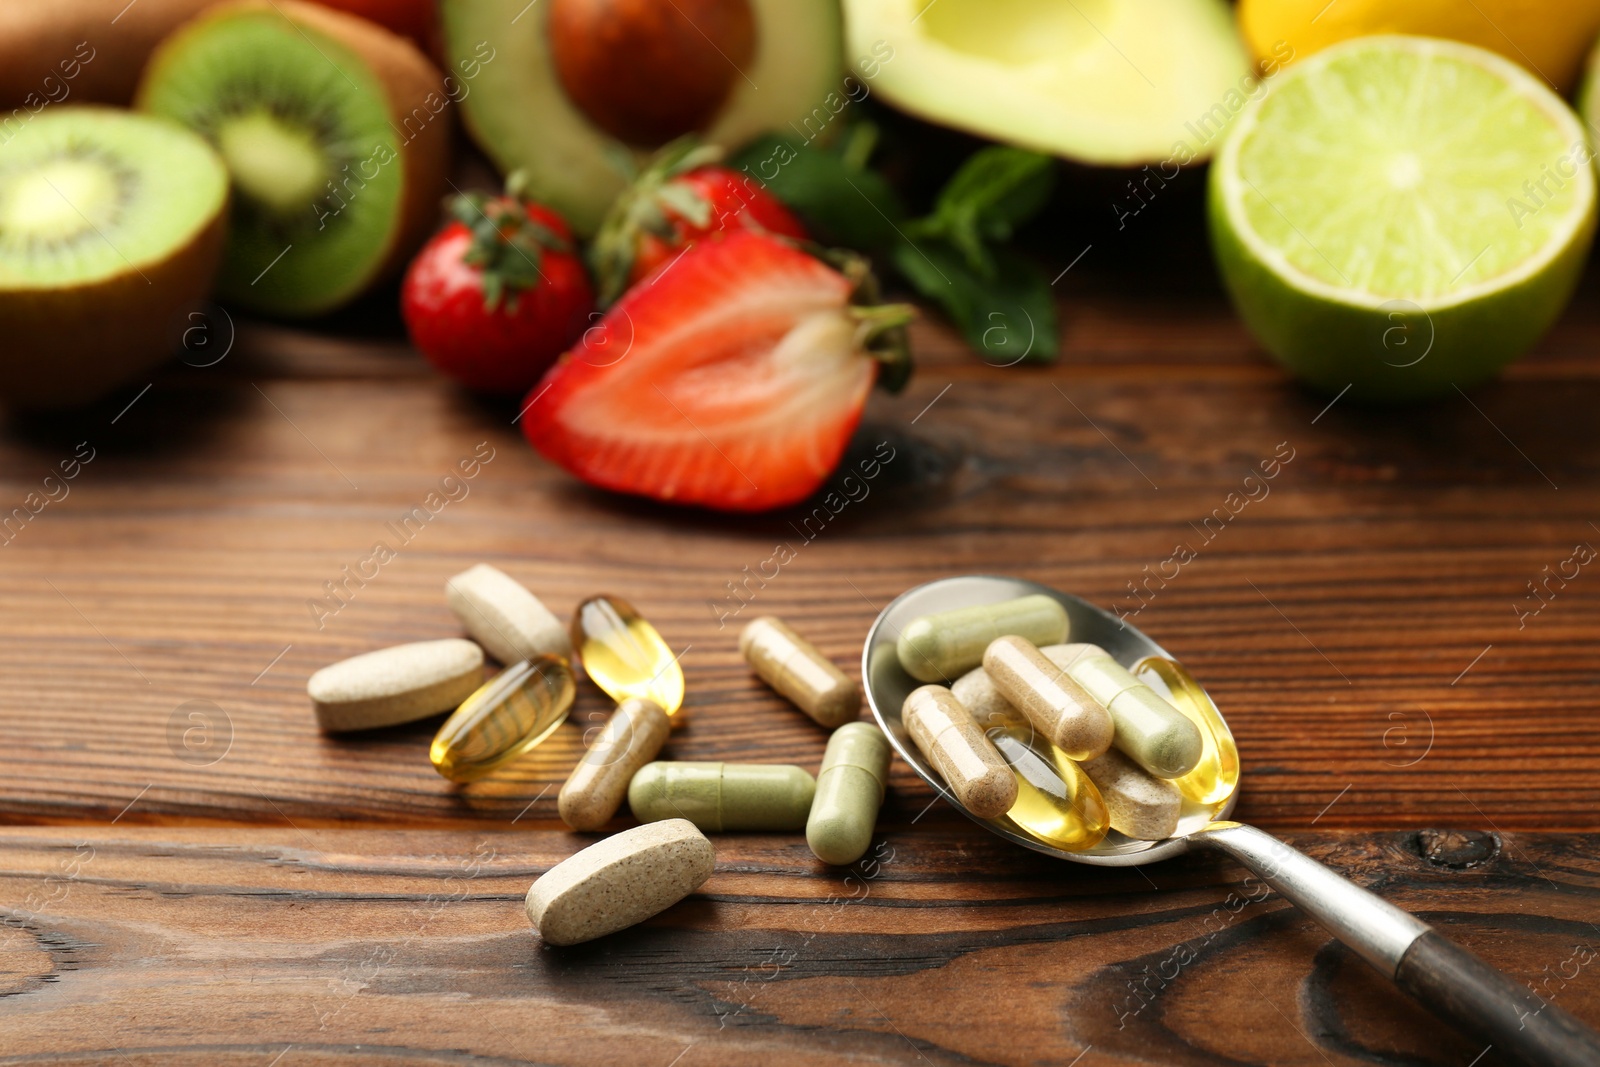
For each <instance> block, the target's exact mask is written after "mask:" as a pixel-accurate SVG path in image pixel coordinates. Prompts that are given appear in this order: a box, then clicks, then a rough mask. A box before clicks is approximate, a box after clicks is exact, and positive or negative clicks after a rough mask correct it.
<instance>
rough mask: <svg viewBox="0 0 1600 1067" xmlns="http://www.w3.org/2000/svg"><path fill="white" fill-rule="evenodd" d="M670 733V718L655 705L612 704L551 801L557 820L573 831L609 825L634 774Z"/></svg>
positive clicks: (642, 701) (637, 702) (634, 699)
mask: <svg viewBox="0 0 1600 1067" xmlns="http://www.w3.org/2000/svg"><path fill="white" fill-rule="evenodd" d="M671 732H672V719H671V718H670V717H669V716H668V715H667V713H666V712H664V711H662V710H661V705H659V704H657V703H656V702H655V701H653V700H646V699H644V698H643V697H630V698H629V699H627V700H624V701H623V702H622V703H621V704H618V705H617V710H616V711H614V712H612V713H611V718H609V719H607V720H606V724H605V726H603V727H601V729H600V736H598V737H596V738H595V739H594V743H593V744H592V745H590V746H589V748H588V749H587V750H586V751H585V752H584V754H583V758H582V759H580V760H579V761H578V765H577V766H576V767H574V768H572V774H570V775H569V776H568V777H567V781H566V784H565V785H563V786H562V787H561V793H560V795H559V796H557V797H556V810H557V811H558V812H560V813H561V819H562V821H563V822H565V823H566V824H567V825H568V826H570V827H572V828H573V829H574V830H598V829H600V827H602V826H604V825H605V824H606V823H608V822H610V821H611V816H613V815H615V814H616V813H617V809H618V808H620V807H622V800H623V798H624V797H626V796H627V795H628V783H629V782H630V781H632V780H633V776H634V773H635V772H636V771H638V769H639V768H640V767H643V766H644V765H645V764H646V763H649V762H650V761H651V760H653V759H655V758H656V753H658V752H660V751H661V746H662V745H664V744H666V742H667V734H669V733H671Z"/></svg>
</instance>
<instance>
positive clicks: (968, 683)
mask: <svg viewBox="0 0 1600 1067" xmlns="http://www.w3.org/2000/svg"><path fill="white" fill-rule="evenodd" d="M950 695H951V696H953V697H955V698H956V700H957V701H959V702H960V703H961V706H962V707H964V708H966V709H967V710H968V711H969V712H971V713H972V719H973V721H974V722H976V723H977V724H978V729H980V730H983V731H984V732H985V733H987V732H988V731H989V730H991V729H994V728H995V727H1000V728H1002V729H1005V728H1009V727H1014V726H1021V727H1024V728H1026V727H1027V726H1028V720H1027V719H1025V718H1023V717H1022V712H1020V711H1018V710H1017V708H1016V705H1014V704H1012V703H1011V701H1009V700H1007V699H1006V698H1005V697H1003V696H1001V695H1000V690H998V689H996V688H995V687H994V679H993V678H990V677H989V672H988V671H986V670H984V669H983V668H982V667H974V668H972V669H971V670H970V671H968V672H967V673H966V674H963V675H962V676H961V677H959V678H957V679H956V680H955V683H954V684H953V685H951V686H950Z"/></svg>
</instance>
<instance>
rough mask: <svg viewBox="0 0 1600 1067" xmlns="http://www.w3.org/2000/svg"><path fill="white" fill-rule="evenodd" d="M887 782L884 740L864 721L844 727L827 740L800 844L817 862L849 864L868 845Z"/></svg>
mask: <svg viewBox="0 0 1600 1067" xmlns="http://www.w3.org/2000/svg"><path fill="white" fill-rule="evenodd" d="M888 780H889V739H888V738H886V737H884V736H883V731H882V730H880V729H878V728H877V727H876V726H874V725H872V724H871V723H869V722H852V723H846V724H845V725H844V726H841V727H839V728H838V729H837V730H835V731H834V732H833V736H831V737H829V738H828V750H827V751H826V752H825V753H823V756H822V769H821V770H820V771H818V772H817V796H816V800H815V801H813V802H812V804H811V815H810V817H809V818H808V819H806V844H808V845H810V846H811V851H812V852H814V853H815V854H816V857H817V859H819V860H821V861H822V862H823V863H834V864H839V865H841V866H842V865H844V864H847V863H854V862H855V861H856V860H858V859H860V858H861V857H862V855H863V854H864V853H865V852H866V851H867V846H868V845H870V844H871V843H872V830H873V827H875V826H876V825H877V823H878V806H879V805H881V804H882V803H883V789H884V786H885V785H886V784H888Z"/></svg>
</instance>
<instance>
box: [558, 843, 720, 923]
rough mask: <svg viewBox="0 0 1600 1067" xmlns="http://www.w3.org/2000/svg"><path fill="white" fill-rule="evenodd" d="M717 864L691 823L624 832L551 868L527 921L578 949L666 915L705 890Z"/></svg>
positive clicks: (709, 847) (710, 849)
mask: <svg viewBox="0 0 1600 1067" xmlns="http://www.w3.org/2000/svg"><path fill="white" fill-rule="evenodd" d="M715 865H716V856H715V853H714V852H713V851H712V848H711V842H710V841H709V840H708V839H707V838H706V835H705V834H702V833H701V832H700V831H699V830H697V829H695V826H694V823H692V822H690V821H689V820H688V819H667V820H665V821H663V822H651V823H645V824H644V825H643V826H635V827H634V828H633V829H631V830H624V831H623V832H622V833H620V834H615V835H613V836H611V837H608V838H606V839H605V840H604V841H600V842H598V843H596V844H593V845H590V846H589V847H588V848H586V849H584V850H583V851H582V852H578V853H575V854H573V855H571V856H569V857H567V858H566V859H564V860H562V861H561V862H560V863H558V864H556V865H555V866H554V867H552V868H550V869H549V870H548V871H546V872H545V873H544V874H542V875H540V876H539V878H538V879H537V880H536V881H535V882H534V883H533V885H532V886H531V887H530V888H529V889H528V903H527V906H528V920H529V921H530V922H532V923H533V928H534V930H535V931H537V932H538V934H539V936H540V937H541V938H543V939H544V940H545V942H546V943H547V944H551V945H576V944H578V943H579V942H580V941H591V940H593V939H594V938H597V937H604V936H605V935H606V934H614V933H616V932H617V931H618V930H622V929H626V928H627V927H629V926H633V925H635V924H637V923H642V922H644V921H645V920H646V919H648V918H650V917H651V916H652V915H657V914H660V913H661V912H663V911H665V910H666V909H668V908H670V907H672V905H674V904H676V903H677V902H678V901H680V900H682V899H683V898H684V897H686V896H688V895H689V894H690V893H693V892H694V891H695V890H696V889H698V888H700V886H701V884H703V883H704V882H705V880H706V879H707V878H710V877H711V871H712V869H713V867H714V866H715Z"/></svg>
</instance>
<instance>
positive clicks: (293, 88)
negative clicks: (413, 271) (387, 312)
mask: <svg viewBox="0 0 1600 1067" xmlns="http://www.w3.org/2000/svg"><path fill="white" fill-rule="evenodd" d="M449 103H450V101H449V98H448V97H447V96H446V95H445V90H444V81H443V76H442V75H441V74H440V73H439V71H438V70H437V69H435V68H434V66H433V64H431V63H430V62H428V60H427V59H426V58H425V57H424V56H423V55H422V53H421V52H419V51H417V49H416V48H415V47H414V46H413V45H412V44H411V43H410V42H409V41H407V40H405V39H404V38H402V37H398V36H396V35H395V34H392V33H390V32H389V31H387V30H385V29H383V28H381V27H379V26H376V25H374V24H372V23H369V22H367V21H365V20H363V19H359V18H356V17H354V16H351V15H345V14H342V13H340V12H336V11H328V10H326V9H323V8H320V7H315V6H312V5H310V4H303V3H295V2H293V0H273V2H271V3H267V2H258V0H245V2H242V3H230V4H223V5H220V6H218V7H213V8H210V9H208V10H207V11H206V12H205V13H204V14H202V15H200V16H199V17H198V18H196V19H194V20H192V21H190V22H188V23H186V24H184V25H183V26H182V27H180V28H179V29H178V30H177V31H176V32H175V33H174V34H173V35H172V36H171V37H170V38H168V39H167V40H166V41H165V42H164V43H163V44H162V45H161V47H160V48H159V49H157V51H156V53H155V54H154V55H153V56H152V57H151V60H150V65H149V66H148V67H147V68H146V70H145V74H144V79H143V81H142V82H141V83H140V86H139V94H138V106H139V107H140V108H142V109H144V110H146V111H150V112H153V113H155V114H158V115H163V116H167V117H169V118H172V119H176V120H177V121H178V122H181V123H183V124H184V125H185V126H188V127H189V128H190V129H192V130H194V131H195V132H197V133H199V134H200V135H201V136H203V137H204V138H206V140H208V141H210V142H211V144H212V145H214V146H215V147H216V149H217V150H218V151H219V152H220V153H221V155H222V158H223V160H224V161H225V162H226V163H227V165H228V172H229V174H230V175H231V176H232V179H233V193H234V196H233V208H232V221H231V225H230V227H229V239H228V251H227V257H226V259H225V260H224V263H223V268H222V276H221V280H220V283H219V290H220V292H221V294H222V295H223V297H225V298H226V299H228V300H230V301H233V302H235V303H238V304H241V305H244V306H246V307H252V308H255V309H258V310H261V311H265V312H268V313H272V314H278V315H289V316H303V315H315V314H319V313H321V312H324V311H328V310H331V309H333V308H335V307H337V306H339V305H340V304H343V303H345V302H347V301H349V300H351V299H353V298H354V297H356V296H357V295H359V294H360V293H361V292H363V291H364V290H365V289H367V288H368V287H369V286H371V285H372V284H373V283H374V282H376V281H378V280H380V279H382V278H383V277H385V276H386V275H388V274H390V273H391V272H393V271H394V270H395V269H397V268H398V267H399V266H400V265H401V264H402V263H403V262H404V261H405V259H406V257H407V256H409V255H410V253H411V252H413V251H414V250H415V249H416V247H417V245H418V244H420V243H421V242H422V240H423V238H425V237H426V236H427V234H428V232H429V231H430V230H431V229H432V228H433V225H434V223H435V221H436V220H437V215H438V204H439V200H440V198H441V196H442V195H443V193H444V183H445V168H446V166H447V164H448V153H449V138H450V113H449Z"/></svg>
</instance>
